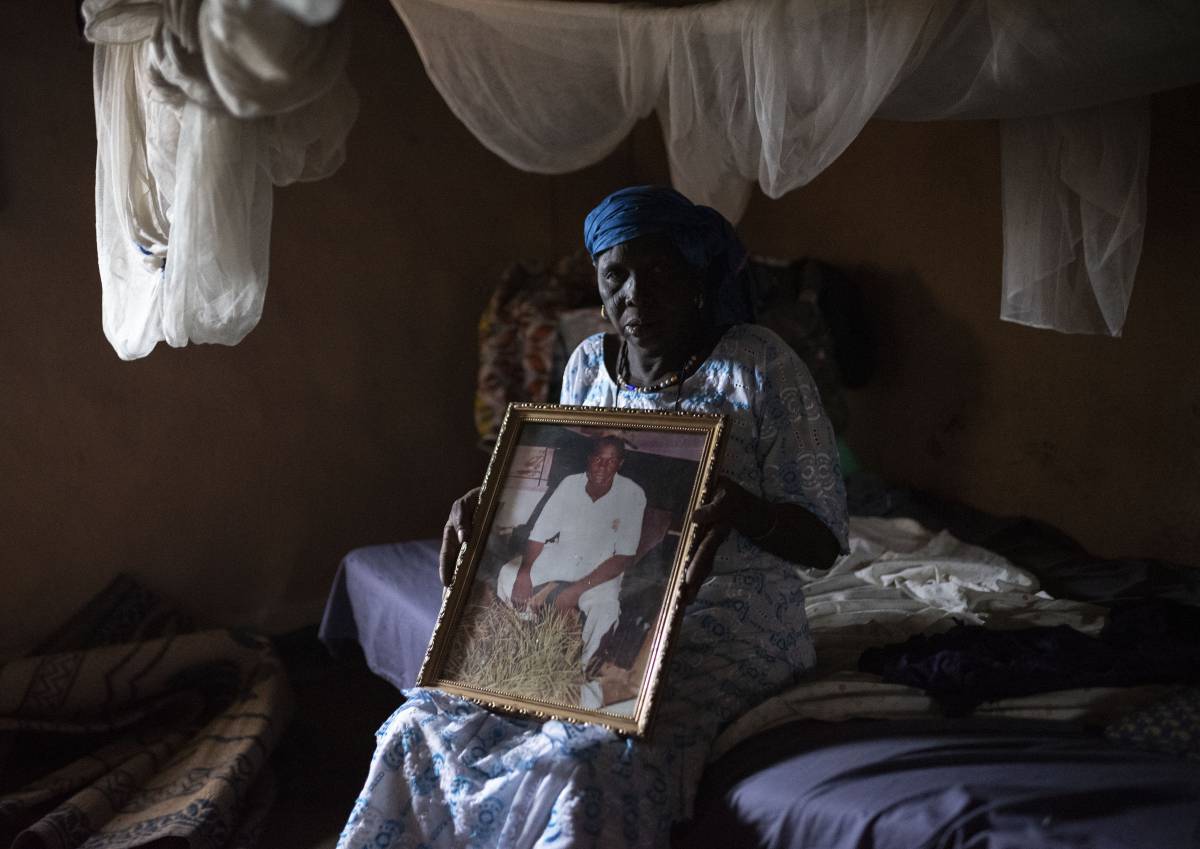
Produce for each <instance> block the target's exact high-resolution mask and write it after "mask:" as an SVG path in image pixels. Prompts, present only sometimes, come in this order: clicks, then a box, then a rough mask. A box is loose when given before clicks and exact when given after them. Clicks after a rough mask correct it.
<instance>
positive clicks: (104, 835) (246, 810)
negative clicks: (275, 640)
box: [0, 577, 292, 849]
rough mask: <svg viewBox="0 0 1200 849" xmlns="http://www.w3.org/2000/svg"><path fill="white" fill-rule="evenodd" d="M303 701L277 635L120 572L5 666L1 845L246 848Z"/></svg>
mask: <svg viewBox="0 0 1200 849" xmlns="http://www.w3.org/2000/svg"><path fill="white" fill-rule="evenodd" d="M291 709H292V701H291V692H290V690H289V687H288V683H287V677H286V675H285V673H284V670H283V667H282V665H281V664H280V663H279V661H278V659H277V657H276V656H275V653H274V651H273V649H272V647H271V645H270V643H269V642H268V641H267V640H266V639H264V638H262V637H259V636H256V635H251V634H247V633H241V632H236V631H225V630H222V631H216V630H214V631H193V630H191V629H190V627H189V625H188V623H187V622H186V620H185V619H184V618H183V617H181V616H180V615H178V614H177V613H176V612H175V611H173V610H171V609H170V608H169V607H167V606H166V605H164V604H163V603H162V602H161V601H160V600H159V599H158V598H156V597H155V596H154V595H153V594H152V593H150V592H148V591H147V590H145V589H144V588H143V587H141V586H139V585H137V584H136V583H135V582H134V581H133V580H132V579H130V578H127V577H121V578H118V579H117V580H116V581H115V582H114V583H113V584H111V585H110V586H109V587H108V588H107V589H106V590H105V591H104V592H102V593H101V594H100V595H99V596H97V597H96V598H95V599H94V600H93V601H92V602H91V603H89V604H88V605H87V606H86V607H85V608H84V609H83V610H82V611H80V612H79V613H78V614H77V615H76V616H75V617H73V618H72V619H71V621H69V622H68V623H66V625H64V626H63V628H61V629H60V630H59V631H58V632H57V633H56V634H54V635H53V636H52V637H51V638H50V639H49V640H47V641H46V642H45V643H43V644H42V645H41V646H40V647H39V648H38V649H37V650H36V651H35V653H34V654H33V655H31V656H29V657H26V658H22V659H19V660H15V661H12V662H9V663H7V664H5V665H4V666H2V667H0V847H10V846H14V847H15V846H18V845H19V846H20V847H22V849H24V847H44V849H75V847H84V849H101V847H103V849H125V847H135V846H145V845H147V844H151V843H154V844H156V845H168V844H169V845H176V846H186V847H189V849H242V847H247V849H248V847H251V846H253V845H254V842H255V840H256V839H257V836H258V831H259V829H260V827H261V824H262V820H263V817H264V815H265V813H266V810H267V808H268V807H269V804H270V800H271V796H272V784H271V781H270V776H269V772H268V771H267V770H265V769H264V767H265V765H266V760H267V756H268V755H269V753H270V752H271V751H272V749H273V748H274V747H275V745H276V743H277V742H278V740H279V738H280V736H281V734H282V732H283V729H284V726H285V725H286V723H287V720H288V719H289V717H290V713H291ZM160 841H161V842H160Z"/></svg>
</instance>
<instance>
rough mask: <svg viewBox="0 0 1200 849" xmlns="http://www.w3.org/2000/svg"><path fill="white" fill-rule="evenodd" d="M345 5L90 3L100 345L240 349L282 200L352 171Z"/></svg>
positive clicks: (194, 0) (173, 0) (259, 301)
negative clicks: (346, 163)
mask: <svg viewBox="0 0 1200 849" xmlns="http://www.w3.org/2000/svg"><path fill="white" fill-rule="evenodd" d="M340 7H341V0H255V2H242V0H161V2H158V1H157V0H154V1H153V2H148V1H147V0H85V2H84V4H83V13H84V19H85V23H86V29H85V32H86V35H87V37H88V39H89V40H91V41H93V42H95V44H96V49H95V58H94V86H95V106H96V139H97V145H98V149H97V154H96V243H97V250H98V253H99V262H100V280H101V285H102V287H103V325H104V334H105V336H106V337H107V338H108V341H109V342H110V343H111V344H112V346H113V348H114V349H115V350H116V352H117V354H118V355H119V356H120V357H121V358H122V359H135V358H137V357H144V356H145V355H146V354H148V353H150V351H151V350H152V349H153V348H154V346H155V345H156V344H157V343H158V342H160V341H163V340H165V341H166V342H167V343H168V344H170V345H174V346H181V345H186V344H187V343H188V342H189V341H191V342H219V343H222V344H227V345H232V344H236V343H237V342H238V341H240V340H241V339H242V338H243V337H244V336H245V335H246V334H247V333H249V332H250V330H252V329H253V328H254V326H255V325H256V324H257V323H258V319H259V317H260V316H261V314H262V306H263V298H264V296H265V294H266V288H267V263H268V259H269V256H270V234H271V202H272V191H273V190H272V187H273V186H280V185H286V184H287V183H292V182H295V181H297V180H316V179H319V178H321V177H325V176H327V175H329V174H331V173H332V172H333V171H335V170H336V169H337V168H338V166H339V165H341V163H342V160H343V158H344V149H343V141H344V139H345V137H346V134H347V132H348V131H349V129H350V126H351V124H352V123H353V122H354V118H355V116H356V114H357V108H358V106H357V98H356V96H355V94H354V91H353V90H352V89H351V87H350V84H349V82H348V81H347V80H346V77H345V73H344V70H343V68H344V65H345V62H346V58H347V55H348V52H349V32H348V30H347V27H346V25H345V23H344V21H343V20H342V19H340V18H338V17H337V13H338V11H339V9H340Z"/></svg>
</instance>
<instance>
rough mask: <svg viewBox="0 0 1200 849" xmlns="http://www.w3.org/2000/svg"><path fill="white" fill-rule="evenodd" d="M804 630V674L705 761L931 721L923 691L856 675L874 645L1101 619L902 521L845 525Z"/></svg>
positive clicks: (1085, 693) (992, 710)
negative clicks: (775, 739) (827, 730)
mask: <svg viewBox="0 0 1200 849" xmlns="http://www.w3.org/2000/svg"><path fill="white" fill-rule="evenodd" d="M808 577H809V578H810V579H811V582H810V583H809V584H808V586H807V588H806V590H805V594H806V600H805V609H806V611H807V613H808V621H809V627H810V628H811V629H812V634H813V638H814V640H815V642H816V647H817V667H816V669H815V670H814V671H813V674H812V675H811V676H810V677H809V678H807V679H806V680H805V681H803V682H802V683H800V684H797V685H796V686H795V687H793V688H791V689H790V690H788V691H786V692H784V693H781V694H780V695H778V696H775V697H773V698H771V699H768V700H767V701H766V702H763V703H762V704H761V705H759V706H758V707H756V708H754V709H752V710H751V711H749V712H748V713H746V714H744V715H743V716H742V717H741V718H740V719H739V720H737V721H736V722H735V723H734V724H733V725H732V726H730V727H729V728H728V729H726V730H725V731H724V732H723V733H722V735H721V736H720V737H719V738H718V739H717V741H716V744H715V746H714V747H713V752H712V755H711V758H712V759H715V758H717V757H720V756H721V755H722V754H724V753H725V752H727V751H729V750H730V749H731V748H733V746H735V745H737V744H738V743H739V742H741V741H742V740H744V739H746V738H747V737H749V736H751V735H753V734H757V733H759V732H761V731H765V730H766V729H768V728H772V727H774V726H777V725H780V724H783V723H785V722H790V721H793V720H797V719H818V720H825V721H831V722H837V721H842V720H847V719H855V718H869V719H911V718H918V717H929V716H939V715H940V713H941V712H940V710H939V709H938V707H937V705H936V704H935V703H934V701H933V700H932V699H931V698H930V697H929V696H927V695H926V694H925V692H924V691H922V690H919V689H916V688H914V687H906V686H903V685H900V684H888V683H885V682H884V681H883V680H882V679H881V678H880V677H879V676H876V675H871V674H868V673H863V672H858V671H857V666H858V658H859V656H860V655H861V654H862V652H863V651H864V650H865V649H867V648H870V647H872V646H882V645H886V644H888V643H898V642H903V641H904V640H906V639H908V638H909V637H911V636H913V635H915V634H920V633H937V632H940V631H945V630H947V629H949V628H951V627H953V626H954V625H955V624H957V623H965V624H975V625H984V626H986V627H993V628H1016V627H1029V626H1035V625H1068V626H1070V627H1072V628H1075V629H1077V630H1079V631H1082V632H1084V633H1096V632H1098V631H1099V630H1100V628H1102V627H1103V625H1104V608H1102V607H1098V606H1096V605H1092V604H1087V603H1084V602H1076V601H1066V600H1060V599H1054V598H1051V597H1050V596H1049V595H1047V594H1046V593H1045V592H1043V591H1041V590H1040V589H1039V587H1038V582H1037V578H1036V577H1035V576H1034V575H1032V574H1031V573H1029V572H1027V571H1025V570H1023V569H1020V568H1018V567H1016V566H1014V565H1013V564H1012V563H1010V562H1009V561H1007V560H1006V559H1004V558H1003V557H1001V556H999V555H997V554H996V553H994V552H991V551H987V550H986V549H983V548H979V547H978V546H973V545H968V544H966V543H964V542H962V541H961V540H959V539H956V538H955V537H953V536H952V535H950V534H949V533H946V532H944V531H943V532H941V533H932V532H930V531H929V530H927V529H926V528H924V527H922V526H921V525H920V524H918V523H917V522H914V521H913V520H911V519H880V518H862V517H852V518H851V519H850V553H849V554H846V555H844V556H843V557H841V558H839V559H838V561H837V562H836V563H835V564H834V566H833V568H831V569H830V570H829V571H828V572H827V573H823V574H822V573H817V572H812V573H810V574H808ZM1161 691H1162V688H1161V687H1135V688H1128V687H1121V688H1115V687H1090V688H1084V689H1075V690H1059V691H1055V692H1051V693H1041V694H1037V695H1032V696H1023V697H1020V698H1011V699H1003V700H1000V701H996V702H990V703H988V704H985V705H982V706H980V707H979V708H978V709H977V710H976V711H975V713H976V715H986V716H1010V717H1021V718H1029V719H1061V720H1078V719H1084V718H1097V719H1099V718H1102V717H1104V716H1108V715H1112V714H1115V713H1116V712H1118V711H1120V710H1123V709H1125V708H1127V707H1129V706H1130V704H1131V703H1140V702H1141V701H1144V700H1146V699H1149V698H1152V697H1154V696H1155V695H1156V694H1159V693H1161Z"/></svg>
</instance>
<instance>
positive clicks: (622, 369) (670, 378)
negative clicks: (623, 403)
mask: <svg viewBox="0 0 1200 849" xmlns="http://www.w3.org/2000/svg"><path fill="white" fill-rule="evenodd" d="M700 359H701V358H700V355H699V354H692V355H691V356H690V357H688V358H687V361H686V362H684V364H683V366H682V367H681V368H680V369H679V371H672V372H668V373H667V375H666V376H665V377H663V378H662V379H661V380H656V381H655V382H654V383H648V384H646V385H645V386H638V385H637V384H636V383H631V382H630V380H629V348H628V346H627V345H626V343H625V341H624V340H622V341H621V350H620V351H618V352H617V383H618V385H619V386H620V387H621V388H622V389H626V390H628V391H630V392H641V393H646V392H661V391H662V390H664V389H668V388H670V387H672V386H676V385H678V384H680V383H682V382H683V380H684V378H686V377H687V376H688V375H689V374H691V372H692V369H694V368H695V367H696V366H697V365H699V364H700Z"/></svg>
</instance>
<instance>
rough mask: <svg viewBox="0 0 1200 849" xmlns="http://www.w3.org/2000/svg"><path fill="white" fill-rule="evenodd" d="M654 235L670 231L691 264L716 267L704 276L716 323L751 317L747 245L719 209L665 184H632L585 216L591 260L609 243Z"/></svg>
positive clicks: (734, 322) (585, 233)
mask: <svg viewBox="0 0 1200 849" xmlns="http://www.w3.org/2000/svg"><path fill="white" fill-rule="evenodd" d="M651 235H662V236H666V237H667V238H668V239H670V241H671V243H672V244H673V245H674V246H675V247H676V249H677V250H678V251H679V253H680V254H681V255H682V256H683V258H684V260H685V261H686V262H687V263H688V265H690V266H692V267H693V268H695V269H697V270H708V271H711V272H712V273H710V274H709V275H706V276H707V279H708V285H709V286H710V287H711V289H710V292H709V294H710V296H711V297H712V298H713V300H714V302H715V304H716V320H717V323H718V324H736V323H738V322H743V321H749V320H750V319H751V310H750V301H749V294H748V292H747V291H746V287H745V285H744V282H743V280H742V275H741V271H742V269H743V268H744V267H745V265H746V258H747V257H746V249H745V247H743V246H742V241H741V239H739V238H738V236H737V233H735V232H734V230H733V225H732V224H730V223H729V222H728V221H727V220H726V219H725V216H723V215H722V214H721V213H719V212H717V211H716V210H715V209H712V208H711V207H708V206H700V205H698V204H694V203H692V202H691V201H690V200H688V199H687V198H685V197H684V196H683V195H681V194H680V193H679V192H677V191H675V190H674V189H668V188H665V187H663V186H630V187H629V188H627V189H620V190H618V191H615V192H613V193H612V194H611V195H609V196H608V197H606V198H605V199H604V200H602V201H600V204H599V205H598V206H597V207H596V208H595V209H593V210H592V211H591V212H589V213H588V216H587V218H586V219H584V222H583V242H584V244H585V245H586V246H587V251H588V253H589V254H591V256H592V259H593V260H595V258H596V257H598V256H599V255H600V254H602V253H604V252H605V251H606V250H608V249H609V248H611V247H615V246H616V245H620V244H623V243H625V242H628V241H629V240H631V239H636V238H637V237H638V236H651Z"/></svg>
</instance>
